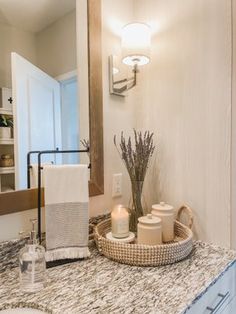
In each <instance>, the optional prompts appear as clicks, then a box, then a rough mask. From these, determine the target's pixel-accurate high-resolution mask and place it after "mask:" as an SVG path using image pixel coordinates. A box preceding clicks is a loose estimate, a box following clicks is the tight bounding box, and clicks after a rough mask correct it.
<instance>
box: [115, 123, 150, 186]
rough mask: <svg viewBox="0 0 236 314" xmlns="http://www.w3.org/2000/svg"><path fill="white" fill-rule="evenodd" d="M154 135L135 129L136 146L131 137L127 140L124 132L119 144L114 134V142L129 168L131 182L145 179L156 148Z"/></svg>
mask: <svg viewBox="0 0 236 314" xmlns="http://www.w3.org/2000/svg"><path fill="white" fill-rule="evenodd" d="M153 135H154V134H153V133H150V132H149V131H145V132H144V133H142V132H138V131H136V130H135V129H134V147H133V145H132V141H131V137H129V138H128V140H127V141H126V139H125V137H124V134H123V132H122V133H121V140H120V144H119V146H118V145H117V142H116V135H115V136H114V144H115V146H116V148H117V150H118V152H119V154H120V157H121V159H122V160H123V162H124V164H125V166H126V168H127V170H128V173H129V176H130V180H131V182H133V181H144V178H145V175H146V172H147V169H148V165H149V161H150V158H151V157H152V155H153V152H154V150H155V146H154V144H153Z"/></svg>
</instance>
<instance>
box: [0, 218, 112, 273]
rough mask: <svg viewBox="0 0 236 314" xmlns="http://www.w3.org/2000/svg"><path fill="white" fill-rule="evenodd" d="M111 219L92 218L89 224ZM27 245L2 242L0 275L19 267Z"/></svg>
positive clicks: (19, 240)
mask: <svg viewBox="0 0 236 314" xmlns="http://www.w3.org/2000/svg"><path fill="white" fill-rule="evenodd" d="M109 217H110V214H105V215H99V216H97V217H92V218H90V220H89V223H90V224H92V225H96V224H97V223H99V222H100V221H101V220H103V219H107V218H109ZM90 235H91V234H90ZM26 243H27V239H26V238H24V239H14V240H9V241H4V242H0V273H2V272H4V271H6V270H8V269H11V268H15V267H17V266H18V263H19V262H18V259H19V252H20V250H21V249H22V248H23V247H24V246H25V244H26Z"/></svg>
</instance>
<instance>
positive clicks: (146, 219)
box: [138, 214, 161, 225]
mask: <svg viewBox="0 0 236 314" xmlns="http://www.w3.org/2000/svg"><path fill="white" fill-rule="evenodd" d="M138 221H139V222H141V223H143V224H149V225H157V224H160V223H161V219H160V218H158V217H155V216H153V215H152V214H147V216H142V217H139V218H138Z"/></svg>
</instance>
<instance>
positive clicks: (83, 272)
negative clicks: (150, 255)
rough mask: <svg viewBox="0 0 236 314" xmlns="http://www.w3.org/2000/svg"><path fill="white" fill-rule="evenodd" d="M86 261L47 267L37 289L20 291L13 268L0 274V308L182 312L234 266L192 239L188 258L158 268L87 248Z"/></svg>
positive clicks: (223, 253)
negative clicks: (42, 286) (44, 282)
mask: <svg viewBox="0 0 236 314" xmlns="http://www.w3.org/2000/svg"><path fill="white" fill-rule="evenodd" d="M91 251H92V257H91V258H90V259H88V260H83V261H80V262H76V263H72V264H69V265H63V266H58V267H55V268H51V269H48V270H47V277H48V278H47V286H46V288H45V289H44V290H43V291H41V292H38V293H36V294H26V293H22V292H21V291H19V283H18V269H17V268H14V269H11V270H5V271H4V272H2V273H1V274H0V308H3V307H9V306H14V305H15V306H16V305H21V306H27V305H28V306H30V307H35V308H39V309H42V310H46V311H47V312H48V313H63V314H73V313H76V314H80V313H89V314H93V313H94V314H95V313H99V314H100V313H105V314H108V313H119V314H121V313H127V314H128V313H135V314H136V313H142V314H144V313H155V314H158V313H159V314H175V313H176V314H177V313H184V312H185V311H186V309H187V308H188V306H190V305H191V304H193V303H194V300H196V298H198V297H199V295H201V294H203V293H204V290H205V289H206V288H207V287H208V286H209V285H211V284H213V283H214V282H215V281H216V280H217V278H218V277H219V276H221V275H222V273H224V271H226V269H227V268H228V267H230V266H232V265H233V263H234V261H235V259H236V253H235V252H234V251H230V250H227V249H222V248H219V247H217V246H213V245H209V244H205V243H202V242H196V243H195V245H194V251H193V253H192V255H191V256H190V258H189V259H186V260H184V261H182V262H179V263H177V264H174V265H169V266H162V267H156V268H154V267H147V268H141V267H131V266H127V265H122V264H118V263H116V262H112V261H110V260H108V259H106V258H105V257H103V256H101V255H99V254H98V252H97V250H96V249H95V248H94V247H92V249H91Z"/></svg>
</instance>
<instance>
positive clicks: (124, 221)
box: [111, 205, 129, 238]
mask: <svg viewBox="0 0 236 314" xmlns="http://www.w3.org/2000/svg"><path fill="white" fill-rule="evenodd" d="M111 232H112V236H113V237H114V238H126V237H128V236H129V213H128V211H127V209H126V208H125V207H124V206H122V205H117V206H115V207H114V209H113V210H112V212H111Z"/></svg>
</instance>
